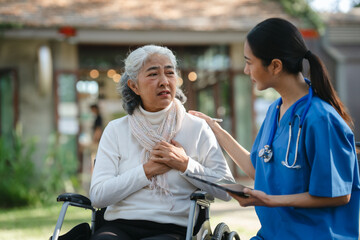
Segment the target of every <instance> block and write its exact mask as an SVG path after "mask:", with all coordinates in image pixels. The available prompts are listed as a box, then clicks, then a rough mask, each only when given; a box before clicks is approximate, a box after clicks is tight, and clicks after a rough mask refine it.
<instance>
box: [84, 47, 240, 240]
mask: <svg viewBox="0 0 360 240" xmlns="http://www.w3.org/2000/svg"><path fill="white" fill-rule="evenodd" d="M176 72H177V71H176V58H175V56H174V54H173V53H172V51H170V50H169V49H168V48H166V47H161V46H155V45H147V46H143V47H140V48H138V49H136V50H134V51H133V52H131V53H130V54H129V56H128V57H127V58H126V60H125V72H124V74H123V76H122V79H121V81H120V86H119V90H120V92H121V94H122V97H123V99H122V101H123V102H122V103H123V108H124V110H125V111H126V112H127V113H128V115H127V116H125V117H123V118H120V119H116V120H113V121H111V122H110V123H109V124H108V126H107V127H106V128H105V130H104V133H103V135H102V138H101V140H100V144H99V150H98V152H97V157H96V165H95V168H94V172H93V176H92V181H91V188H90V198H91V201H92V203H93V205H94V207H98V208H102V207H107V210H106V212H105V220H106V222H105V224H104V226H103V227H101V228H100V229H99V230H98V231H97V232H96V233H95V234H94V236H93V238H92V239H96V240H99V239H147V240H149V239H184V237H185V234H186V225H187V217H188V212H189V201H190V195H191V193H192V192H194V191H195V190H196V189H197V188H201V189H204V190H205V191H208V192H209V193H211V194H213V195H214V196H215V197H219V198H221V199H223V200H229V199H230V197H229V195H228V194H226V193H225V192H222V191H219V190H215V189H213V188H211V187H209V186H208V185H204V184H201V183H199V182H197V181H195V180H192V179H189V178H187V177H186V174H190V175H200V176H203V178H204V179H207V180H210V181H217V180H230V181H233V177H232V175H231V172H230V170H229V167H228V165H227V163H226V161H225V159H224V156H223V154H222V151H221V148H220V147H219V145H218V143H217V141H216V138H215V136H214V134H213V133H212V131H211V129H210V128H209V127H208V125H207V124H206V122H205V121H204V120H202V119H200V118H197V117H194V116H192V115H190V114H188V113H186V111H185V108H184V106H183V102H184V101H185V100H186V97H185V96H184V94H183V93H182V92H181V90H180V89H178V87H177V85H176V82H177V78H178V76H177V73H176ZM149 219H151V221H149Z"/></svg>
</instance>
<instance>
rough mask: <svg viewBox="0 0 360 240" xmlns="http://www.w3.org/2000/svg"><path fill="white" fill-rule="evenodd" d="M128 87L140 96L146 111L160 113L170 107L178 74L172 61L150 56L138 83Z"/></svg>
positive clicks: (163, 57)
mask: <svg viewBox="0 0 360 240" xmlns="http://www.w3.org/2000/svg"><path fill="white" fill-rule="evenodd" d="M128 86H129V87H130V88H131V89H132V90H133V91H134V92H135V93H136V94H137V95H139V96H140V98H141V101H142V106H143V108H144V109H145V110H146V111H149V112H158V111H161V110H163V109H164V108H166V107H167V106H169V104H170V103H171V102H172V101H173V100H174V97H175V93H176V74H175V69H174V66H173V65H172V63H171V61H170V59H169V58H168V57H167V56H165V55H161V54H153V55H151V56H149V58H148V59H147V61H146V62H145V65H144V66H143V67H142V68H141V70H140V72H139V74H138V81H137V82H136V83H134V82H132V81H131V80H129V81H128Z"/></svg>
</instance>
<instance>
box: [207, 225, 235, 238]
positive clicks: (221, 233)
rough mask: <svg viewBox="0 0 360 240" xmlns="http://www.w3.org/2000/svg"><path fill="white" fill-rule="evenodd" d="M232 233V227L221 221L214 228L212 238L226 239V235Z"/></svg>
mask: <svg viewBox="0 0 360 240" xmlns="http://www.w3.org/2000/svg"><path fill="white" fill-rule="evenodd" d="M229 233H230V229H229V227H228V225H226V223H223V222H222V223H219V224H218V225H217V226H216V227H215V230H214V234H213V236H212V238H211V240H225V239H226V236H225V235H228V234H229Z"/></svg>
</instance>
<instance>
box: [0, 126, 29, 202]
mask: <svg viewBox="0 0 360 240" xmlns="http://www.w3.org/2000/svg"><path fill="white" fill-rule="evenodd" d="M34 151H35V141H34V139H32V140H29V141H24V140H23V139H22V138H21V136H20V135H19V134H16V133H15V134H14V137H13V141H9V139H5V138H0V193H1V194H0V207H13V206H21V205H27V204H31V203H33V202H34V200H35V198H36V197H35V195H36V193H35V192H34V188H32V187H33V186H34V185H36V184H35V182H34V181H35V179H36V178H35V175H36V174H35V168H34V164H33V162H32V155H33V153H34Z"/></svg>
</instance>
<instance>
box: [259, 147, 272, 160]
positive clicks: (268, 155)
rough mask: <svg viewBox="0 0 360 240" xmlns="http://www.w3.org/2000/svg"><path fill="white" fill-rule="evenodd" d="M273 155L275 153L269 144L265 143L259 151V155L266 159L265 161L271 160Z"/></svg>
mask: <svg viewBox="0 0 360 240" xmlns="http://www.w3.org/2000/svg"><path fill="white" fill-rule="evenodd" d="M272 155H273V153H272V151H271V149H270V146H269V145H265V146H264V147H263V148H262V149H260V151H259V157H260V158H262V159H263V160H264V162H268V161H270V159H271V158H272Z"/></svg>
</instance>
